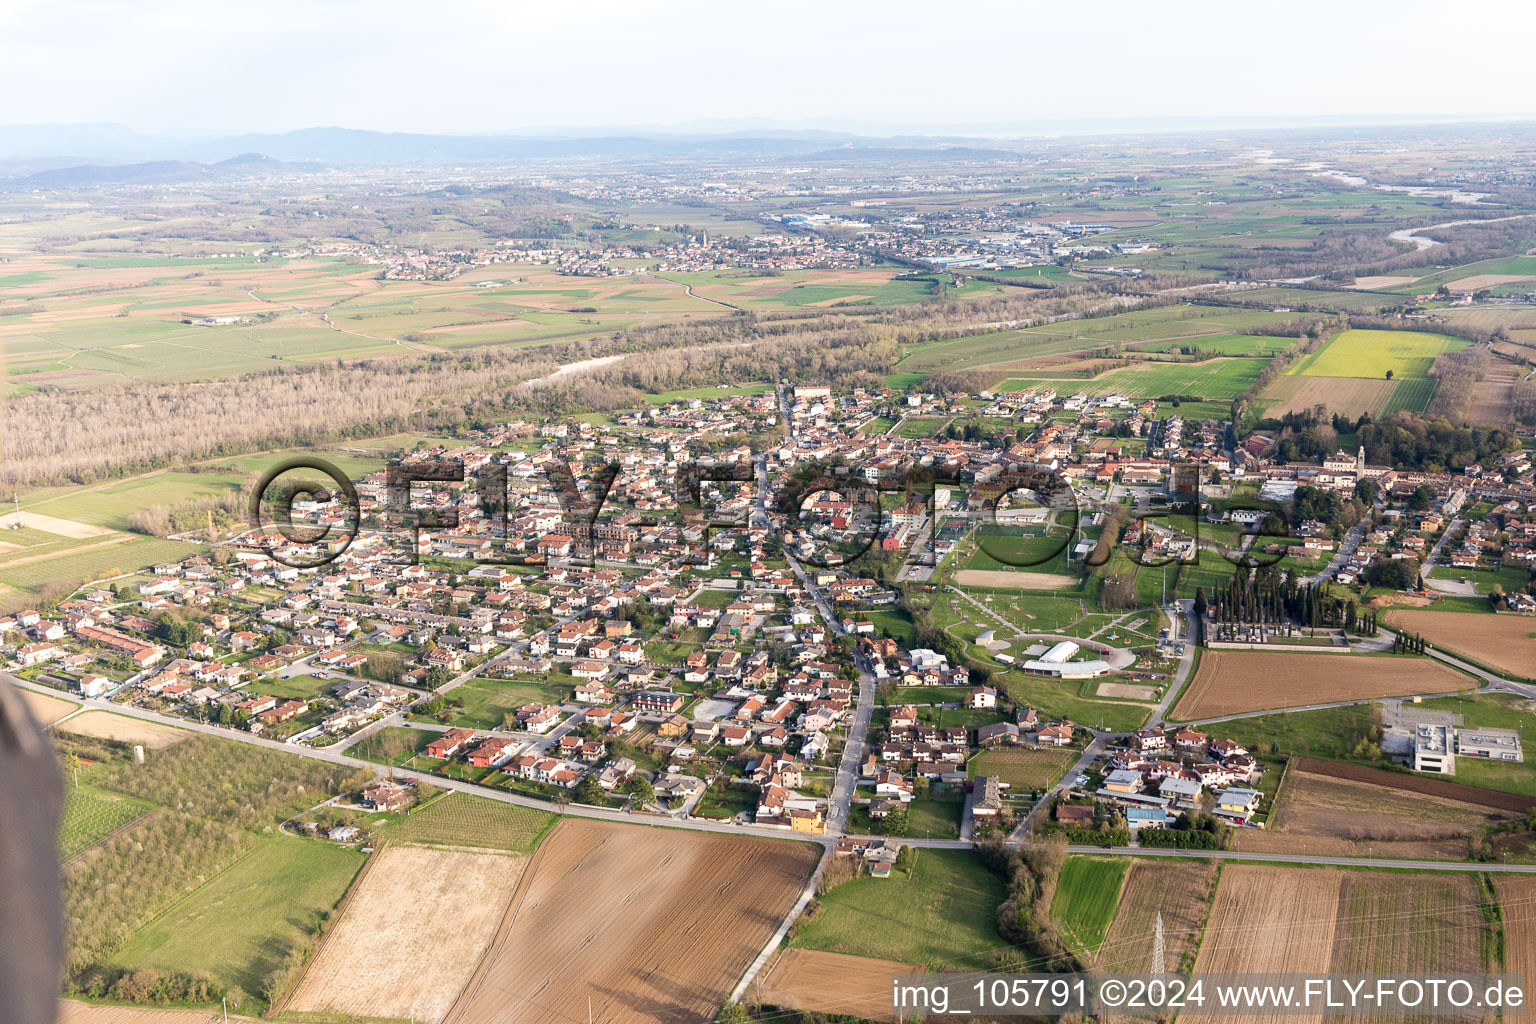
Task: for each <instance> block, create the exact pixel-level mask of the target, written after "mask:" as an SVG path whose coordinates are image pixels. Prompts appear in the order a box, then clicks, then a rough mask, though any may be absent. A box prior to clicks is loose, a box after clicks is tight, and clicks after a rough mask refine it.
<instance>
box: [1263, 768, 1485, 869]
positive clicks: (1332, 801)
mask: <svg viewBox="0 0 1536 1024" xmlns="http://www.w3.org/2000/svg"><path fill="white" fill-rule="evenodd" d="M1513 816H1514V815H1513V813H1512V812H1501V811H1498V810H1494V809H1492V808H1486V807H1478V806H1475V805H1469V804H1468V803H1466V801H1463V800H1453V799H1440V798H1435V797H1431V796H1426V795H1424V794H1422V793H1409V792H1406V791H1404V790H1401V789H1397V788H1395V787H1388V786H1378V785H1373V784H1371V783H1368V782H1357V781H1354V780H1351V779H1338V778H1329V777H1327V776H1324V775H1313V774H1311V773H1308V772H1303V771H1298V770H1297V768H1296V765H1295V764H1294V763H1293V764H1292V766H1291V769H1290V771H1289V772H1288V773H1287V774H1286V776H1285V782H1284V784H1283V785H1282V786H1281V787H1280V799H1279V804H1278V806H1277V808H1276V811H1275V813H1274V814H1272V815H1271V816H1270V819H1269V827H1268V828H1267V829H1264V830H1262V831H1261V830H1259V829H1252V828H1243V829H1237V830H1235V831H1234V832H1233V833H1232V848H1233V849H1235V850H1254V851H1259V852H1267V853H1304V854H1319V855H1323V856H1337V857H1407V858H1412V859H1419V860H1466V858H1467V853H1468V847H1467V836H1468V835H1470V834H1471V833H1473V832H1477V831H1480V830H1481V829H1483V828H1486V827H1487V826H1489V825H1493V824H1497V823H1498V822H1500V821H1505V820H1507V819H1508V818H1511V817H1513Z"/></svg>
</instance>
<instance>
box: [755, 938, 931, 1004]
mask: <svg viewBox="0 0 1536 1024" xmlns="http://www.w3.org/2000/svg"><path fill="white" fill-rule="evenodd" d="M921 970H924V968H923V967H922V966H921V965H919V964H904V963H898V962H897V961H895V960H873V959H871V958H869V957H865V956H849V955H848V954H846V953H823V952H821V951H820V950H815V949H786V950H785V951H784V952H782V953H780V954H779V955H778V957H777V958H776V959H775V960H774V961H773V962H772V963H770V964H769V965H768V967H767V968H765V969H764V971H763V974H762V975H761V976H760V977H759V979H758V980H757V981H756V982H755V983H754V984H753V987H752V991H751V993H750V995H751V996H752V999H753V1001H755V1002H758V1003H761V1004H763V1005H765V1006H782V1007H785V1008H786V1009H791V1010H814V1011H817V1012H819V1013H846V1014H848V1015H850V1016H854V1017H863V1018H865V1019H866V1020H895V1019H896V1016H895V1013H894V1012H893V1011H892V1009H891V975H893V974H901V973H904V972H907V971H921Z"/></svg>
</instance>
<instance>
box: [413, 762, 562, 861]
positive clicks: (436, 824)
mask: <svg viewBox="0 0 1536 1024" xmlns="http://www.w3.org/2000/svg"><path fill="white" fill-rule="evenodd" d="M495 770H496V771H497V772H498V774H499V773H500V769H495ZM556 820H557V816H556V815H553V814H547V813H545V812H544V811H540V810H537V809H535V808H532V807H519V806H517V805H516V804H507V803H502V802H501V801H500V800H487V799H485V798H484V797H478V796H470V795H468V794H466V793H449V794H447V795H445V796H442V797H439V798H438V799H436V800H433V801H431V802H430V803H427V804H424V805H423V806H421V807H418V808H416V809H414V810H412V811H410V812H408V813H407V814H406V815H405V816H404V817H403V818H401V819H400V821H399V822H397V823H396V824H394V825H391V826H390V827H389V828H388V829H387V830H386V832H385V835H386V836H387V837H388V838H389V839H392V840H394V841H396V842H410V843H441V844H443V845H445V846H478V847H480V848H482V849H487V850H520V851H521V850H531V849H533V848H534V847H535V846H536V845H538V841H539V840H540V839H542V838H543V837H544V835H545V833H547V832H548V831H549V830H550V828H551V827H553V825H554V823H555V821H556Z"/></svg>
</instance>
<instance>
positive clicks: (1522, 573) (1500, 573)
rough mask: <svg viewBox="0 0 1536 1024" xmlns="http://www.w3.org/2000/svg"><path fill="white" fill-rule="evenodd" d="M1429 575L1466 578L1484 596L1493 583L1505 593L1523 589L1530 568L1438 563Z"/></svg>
mask: <svg viewBox="0 0 1536 1024" xmlns="http://www.w3.org/2000/svg"><path fill="white" fill-rule="evenodd" d="M1429 577H1430V579H1435V580H1459V579H1466V581H1467V582H1468V583H1471V584H1472V586H1474V587H1475V588H1477V592H1478V593H1479V594H1482V595H1483V596H1484V597H1486V596H1487V595H1488V592H1489V590H1490V589H1491V588H1492V587H1493V586H1494V584H1498V585H1499V586H1501V587H1503V588H1504V591H1505V593H1510V594H1513V593H1515V592H1516V591H1520V590H1524V589H1525V585H1526V584H1527V583H1529V582H1530V581H1531V573H1530V570H1528V569H1524V568H1522V567H1520V566H1518V565H1507V566H1503V567H1501V568H1498V569H1456V568H1453V567H1451V566H1448V565H1438V566H1436V567H1435V568H1434V569H1432V570H1430V573H1429Z"/></svg>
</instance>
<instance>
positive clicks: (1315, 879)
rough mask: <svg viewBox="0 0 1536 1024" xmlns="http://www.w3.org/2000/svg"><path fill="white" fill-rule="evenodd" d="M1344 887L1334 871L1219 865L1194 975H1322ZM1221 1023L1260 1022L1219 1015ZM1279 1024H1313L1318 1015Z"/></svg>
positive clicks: (1254, 1018) (1339, 873)
mask: <svg viewBox="0 0 1536 1024" xmlns="http://www.w3.org/2000/svg"><path fill="white" fill-rule="evenodd" d="M1343 882H1344V872H1342V871H1335V870H1333V869H1316V870H1314V869H1311V868H1274V867H1260V866H1256V865H1249V864H1228V865H1226V866H1225V867H1223V868H1222V872H1221V884H1220V885H1218V886H1217V887H1216V901H1215V904H1214V905H1213V906H1212V907H1211V919H1210V922H1209V923H1208V924H1207V925H1206V926H1205V940H1204V941H1203V942H1202V943H1201V945H1200V955H1199V956H1198V957H1196V959H1195V973H1197V974H1216V973H1223V972H1233V973H1252V974H1259V973H1265V972H1273V973H1297V974H1303V973H1309V974H1322V973H1326V972H1327V970H1328V965H1329V963H1330V961H1331V960H1332V952H1333V936H1334V930H1335V927H1334V919H1335V918H1336V917H1337V915H1338V904H1339V890H1340V889H1341V887H1342V886H1343ZM1205 1019H1211V1018H1210V1017H1206V1018H1205ZM1221 1019H1222V1020H1223V1021H1224V1022H1232V1021H1258V1020H1265V1019H1267V1018H1265V1017H1264V1016H1238V1015H1236V1014H1224V1015H1222V1017H1221ZM1275 1019H1279V1018H1275ZM1285 1020H1287V1021H1293V1022H1298V1021H1307V1022H1312V1024H1316V1022H1318V1021H1321V1020H1322V1015H1321V1014H1318V1015H1315V1016H1305V1017H1298V1016H1288V1017H1286V1018H1285Z"/></svg>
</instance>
